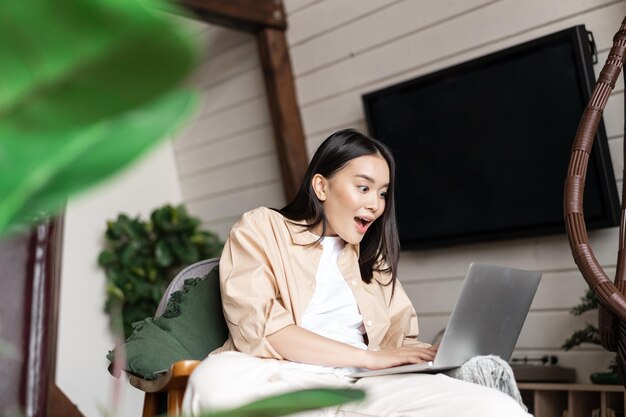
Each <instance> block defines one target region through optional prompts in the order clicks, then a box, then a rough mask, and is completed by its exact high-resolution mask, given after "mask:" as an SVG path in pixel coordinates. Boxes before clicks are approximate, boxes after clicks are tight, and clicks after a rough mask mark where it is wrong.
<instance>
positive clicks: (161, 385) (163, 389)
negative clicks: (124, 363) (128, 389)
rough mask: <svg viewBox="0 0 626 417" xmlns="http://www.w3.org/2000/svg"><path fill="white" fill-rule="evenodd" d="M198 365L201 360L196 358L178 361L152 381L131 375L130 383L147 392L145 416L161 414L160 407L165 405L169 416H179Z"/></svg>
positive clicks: (144, 408)
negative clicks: (191, 376)
mask: <svg viewBox="0 0 626 417" xmlns="http://www.w3.org/2000/svg"><path fill="white" fill-rule="evenodd" d="M198 365H200V361H196V360H187V361H179V362H176V363H174V364H173V365H172V367H171V368H170V370H169V371H167V372H166V373H165V374H163V375H161V376H160V377H159V378H157V379H154V380H151V381H149V380H146V379H141V378H139V377H137V376H134V375H131V376H130V379H129V380H130V384H131V385H132V386H133V387H135V388H137V389H139V390H141V391H143V392H145V393H146V397H145V399H144V404H143V417H153V416H156V415H158V414H160V409H162V408H163V407H164V406H165V407H167V416H168V417H179V416H180V414H181V408H182V403H183V394H184V393H185V387H187V380H188V379H189V375H191V372H192V371H193V370H194V369H196V367H197V366H198Z"/></svg>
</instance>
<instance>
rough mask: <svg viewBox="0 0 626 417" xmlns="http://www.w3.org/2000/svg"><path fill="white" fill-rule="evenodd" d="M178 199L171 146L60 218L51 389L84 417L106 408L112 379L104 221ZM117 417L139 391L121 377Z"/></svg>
mask: <svg viewBox="0 0 626 417" xmlns="http://www.w3.org/2000/svg"><path fill="white" fill-rule="evenodd" d="M181 200H182V196H181V191H180V186H179V184H178V179H177V174H176V167H175V162H174V153H173V149H172V144H171V141H169V140H167V141H166V142H165V143H164V144H162V145H160V146H159V148H158V149H156V150H155V151H153V152H152V153H150V154H149V155H146V157H145V158H144V159H143V160H142V161H140V162H139V163H137V164H135V165H133V166H132V167H131V168H130V169H128V170H126V171H125V172H123V173H121V174H120V175H117V176H116V177H115V178H114V179H113V180H111V181H110V182H107V183H106V184H104V185H103V186H101V187H98V188H96V189H93V190H92V191H89V192H88V193H87V194H85V195H83V196H80V197H78V198H75V199H72V200H71V201H70V202H69V204H68V206H67V210H66V212H65V229H64V236H63V261H62V269H61V293H60V307H59V328H58V332H59V333H58V345H57V375H56V380H57V385H58V386H59V387H60V388H61V389H62V390H63V391H64V392H65V394H67V396H68V397H69V398H70V399H71V400H72V401H73V402H75V403H76V404H77V406H78V408H79V409H80V410H81V411H82V412H83V414H84V415H85V416H86V417H91V416H94V417H98V416H102V415H104V414H103V413H102V412H101V411H100V408H102V407H105V408H106V407H110V406H111V398H112V397H111V395H112V392H113V385H114V383H115V381H116V380H115V379H114V378H113V377H111V375H109V373H108V371H107V366H108V363H109V362H108V360H107V359H106V354H107V352H108V351H109V350H110V349H112V348H113V346H114V341H113V340H112V337H111V335H110V333H109V319H108V316H107V315H105V313H104V311H103V309H104V300H105V284H106V280H105V276H104V272H103V271H102V269H100V268H99V267H98V265H97V257H98V254H99V252H100V251H101V250H102V248H103V234H104V231H105V230H106V221H107V220H109V219H115V218H116V217H117V214H118V213H120V212H124V213H127V214H128V215H130V216H142V217H143V218H146V216H148V215H149V214H150V212H151V211H152V210H153V209H154V208H156V207H157V206H160V205H163V204H165V203H174V204H176V203H179V202H180V201H181ZM117 381H118V382H119V383H120V384H121V386H120V388H121V390H122V393H123V394H122V395H123V408H122V412H121V413H120V416H139V415H141V409H142V404H143V393H141V392H140V391H138V390H136V389H135V388H133V387H131V386H130V385H129V384H128V382H127V381H126V379H124V378H122V379H120V380H117Z"/></svg>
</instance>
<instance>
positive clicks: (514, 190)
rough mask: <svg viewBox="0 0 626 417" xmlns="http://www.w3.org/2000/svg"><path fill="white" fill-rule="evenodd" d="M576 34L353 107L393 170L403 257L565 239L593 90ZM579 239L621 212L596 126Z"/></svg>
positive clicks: (584, 40) (584, 46)
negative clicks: (457, 247)
mask: <svg viewBox="0 0 626 417" xmlns="http://www.w3.org/2000/svg"><path fill="white" fill-rule="evenodd" d="M590 49H591V48H590V43H589V40H588V34H587V31H586V30H585V27H584V26H576V27H573V28H571V29H567V30H564V31H561V32H558V33H555V34H552V35H549V36H545V37H542V38H540V39H536V40H533V41H531V42H527V43H524V44H522V45H518V46H515V47H512V48H508V49H506V50H503V51H500V52H496V53H493V54H490V55H488V56H484V57H482V58H478V59H475V60H472V61H470V62H466V63H463V64H460V65H457V66H454V67H451V68H447V69H444V70H442V71H438V72H436V73H433V74H429V75H426V76H423V77H419V78H416V79H413V80H410V81H407V82H403V83H401V84H399V85H395V86H392V87H388V88H385V89H382V90H380V91H375V92H372V93H369V94H366V95H364V96H363V102H364V107H365V112H366V118H367V123H368V128H369V131H370V134H371V135H372V136H373V137H375V138H377V139H379V140H381V141H382V142H384V143H386V144H387V145H388V146H389V147H390V148H391V150H392V151H393V153H394V156H395V158H396V162H397V188H396V204H397V215H398V225H399V230H400V240H401V243H402V246H403V247H404V248H407V247H432V246H442V245H449V244H457V243H468V242H476V241H484V240H492V239H504V238H512V237H521V236H534V235H542V234H549V233H559V232H564V231H565V226H564V222H563V188H564V181H565V176H566V172H567V166H568V163H569V158H570V151H571V146H572V143H573V139H574V136H575V133H576V129H577V127H578V123H579V120H580V117H581V115H582V113H583V110H584V108H585V106H586V103H587V100H588V99H589V97H590V95H591V89H592V88H593V85H594V84H595V77H594V74H593V65H592V59H591V51H590ZM584 210H585V219H586V221H587V227H588V228H589V229H594V228H601V227H610V226H615V225H617V223H618V216H619V201H618V197H617V190H616V185H615V178H614V174H613V168H612V164H611V159H610V155H609V152H608V145H607V138H606V133H605V130H604V126H603V125H601V126H600V127H599V129H598V134H597V137H596V141H595V143H594V149H593V151H592V154H591V158H590V161H589V168H588V171H587V182H586V189H585V198H584Z"/></svg>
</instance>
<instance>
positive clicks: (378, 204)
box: [183, 130, 528, 417]
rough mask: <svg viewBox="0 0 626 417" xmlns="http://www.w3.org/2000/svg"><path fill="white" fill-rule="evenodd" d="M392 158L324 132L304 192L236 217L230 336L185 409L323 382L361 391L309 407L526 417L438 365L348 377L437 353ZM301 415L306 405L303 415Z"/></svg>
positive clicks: (360, 138)
mask: <svg viewBox="0 0 626 417" xmlns="http://www.w3.org/2000/svg"><path fill="white" fill-rule="evenodd" d="M394 171H395V164H394V160H393V156H392V155H391V152H390V151H389V149H388V148H387V147H386V146H385V145H383V144H382V143H380V142H378V141H376V140H374V139H371V138H368V137H366V136H364V135H362V134H361V133H359V132H357V131H355V130H342V131H339V132H336V133H334V134H333V135H331V136H330V137H329V138H328V139H326V140H325V141H324V142H323V143H322V145H321V146H320V147H319V148H318V150H317V151H316V153H315V155H314V156H313V159H312V160H311V163H310V165H309V167H308V169H307V172H306V175H305V178H304V180H303V182H302V185H301V187H300V190H299V191H298V194H297V195H296V197H295V198H294V200H293V201H292V202H290V203H289V204H288V205H287V206H285V207H284V208H282V209H281V210H272V209H268V208H264V207H261V208H258V209H255V210H252V211H250V212H248V213H245V214H244V215H243V218H242V219H241V220H240V221H239V222H238V223H237V224H235V225H234V226H233V228H232V230H231V232H230V236H229V238H228V241H227V242H226V246H225V247H224V251H223V254H222V258H221V261H220V282H221V292H222V301H223V306H224V314H225V318H226V322H227V324H228V328H229V333H230V335H229V338H228V340H227V342H226V343H225V345H224V346H223V347H222V348H220V349H218V350H217V351H215V352H212V353H211V355H210V356H209V357H208V358H207V359H206V360H205V361H203V363H202V364H201V365H200V366H199V367H198V368H197V369H196V370H195V371H194V373H193V374H192V376H191V378H190V381H189V385H188V388H187V391H186V393H185V398H184V405H183V407H184V411H186V412H187V413H190V414H197V413H199V412H200V410H203V409H222V408H230V407H235V406H239V405H242V404H245V403H247V402H250V401H253V400H256V399H258V398H260V397H263V396H268V395H274V394H278V393H282V392H286V391H291V390H296V389H304V388H311V387H319V386H328V387H355V388H359V389H363V390H365V391H366V395H367V397H366V400H365V401H364V402H361V403H351V404H347V405H344V406H342V407H340V408H334V409H325V410H319V411H316V412H311V413H307V414H306V415H311V416H313V415H328V416H377V417H381V416H446V417H449V416H452V415H454V416H480V417H488V416H496V415H497V416H528V414H527V413H526V412H525V411H523V410H522V408H521V407H520V405H519V404H518V403H517V402H516V401H514V400H513V399H512V398H511V397H509V396H507V395H505V394H503V393H501V392H499V391H497V390H494V389H490V388H486V387H483V386H479V385H476V384H471V383H468V382H463V381H459V380H456V379H453V378H450V377H448V376H445V375H443V374H438V375H429V374H401V375H388V376H379V377H370V378H362V379H357V380H355V379H354V378H350V377H349V376H347V375H349V374H350V373H352V372H354V371H355V370H357V369H363V368H366V369H380V368H386V367H390V366H397V365H403V364H409V363H420V362H423V361H429V360H432V359H433V358H434V356H435V354H436V350H437V349H436V347H434V346H430V345H429V344H427V343H423V342H420V341H419V340H418V339H417V336H418V327H417V317H416V314H415V310H414V309H413V306H412V305H411V302H410V300H409V298H408V297H407V295H406V293H405V292H404V290H403V288H402V285H401V284H400V282H399V281H397V279H396V275H397V265H398V257H399V249H400V248H399V240H398V232H397V226H396V220H395V209H394ZM302 415H305V414H302Z"/></svg>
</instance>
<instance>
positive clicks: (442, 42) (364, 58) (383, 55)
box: [294, 0, 623, 106]
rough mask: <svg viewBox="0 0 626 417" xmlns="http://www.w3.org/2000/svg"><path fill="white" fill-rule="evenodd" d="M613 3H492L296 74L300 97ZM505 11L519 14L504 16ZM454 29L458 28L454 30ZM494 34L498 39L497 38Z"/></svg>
mask: <svg viewBox="0 0 626 417" xmlns="http://www.w3.org/2000/svg"><path fill="white" fill-rule="evenodd" d="M611 2H612V1H611V0H585V1H582V0H578V1H568V2H547V1H545V0H528V1H525V2H519V1H516V0H508V1H501V2H497V3H494V4H493V5H492V6H490V7H485V8H480V9H476V10H474V11H473V12H471V13H467V14H463V15H460V16H458V17H457V18H455V19H453V20H452V21H448V23H447V24H446V25H437V26H433V27H431V28H428V29H427V30H424V31H421V32H418V33H414V34H411V35H409V36H407V37H403V38H400V39H398V40H395V41H393V42H390V43H387V44H385V46H384V48H376V49H373V50H371V51H368V52H367V53H364V54H360V55H357V56H355V57H354V58H353V59H350V60H347V61H342V62H340V63H338V64H337V65H333V66H331V67H325V68H323V69H321V70H320V71H316V72H314V73H311V74H308V75H307V76H305V77H302V78H298V93H299V102H300V104H301V105H303V106H306V105H307V104H309V103H312V102H315V101H319V100H322V99H324V98H327V97H331V96H334V95H338V94H340V93H342V92H344V91H349V90H351V89H354V88H358V87H360V86H365V85H367V84H368V83H369V82H371V81H374V80H380V79H383V78H385V77H391V76H394V75H396V74H398V73H400V72H403V71H408V70H411V69H412V68H415V67H416V63H419V62H425V61H426V62H429V61H434V60H440V59H444V58H448V57H451V56H454V55H456V54H459V53H460V52H462V51H467V50H468V49H472V48H478V47H481V46H487V45H489V44H493V43H494V41H496V40H502V39H504V38H508V37H512V36H515V35H516V34H518V33H521V32H523V31H524V30H525V29H526V30H527V29H528V28H529V26H530V27H533V26H535V27H539V26H543V25H547V24H548V23H551V22H552V21H554V20H556V19H557V18H562V17H563V16H564V13H567V15H571V16H575V15H579V14H580V13H582V12H585V11H588V10H590V9H594V8H597V7H598V6H601V5H602V4H606V3H611ZM618 6H619V5H618ZM621 8H623V7H621ZM608 9H609V8H607V10H608ZM602 10H605V9H602ZM505 15H506V16H515V18H514V19H513V18H509V19H506V18H503V16H505ZM567 15H566V16H567ZM606 18H607V19H606V20H608V21H609V22H611V21H613V20H617V21H618V22H617V24H618V25H619V23H620V20H621V17H620V14H619V13H617V15H616V14H615V12H614V13H613V14H611V13H608V15H607V16H606ZM452 28H454V30H451V29H452ZM496 34H497V35H496ZM494 35H496V36H497V38H495V39H494ZM338 36H340V35H338ZM596 41H597V42H598V44H599V45H602V44H603V41H604V38H603V37H602V36H598V37H597V38H596ZM296 65H297V63H294V66H296ZM297 72H298V69H297V66H296V73H297Z"/></svg>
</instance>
